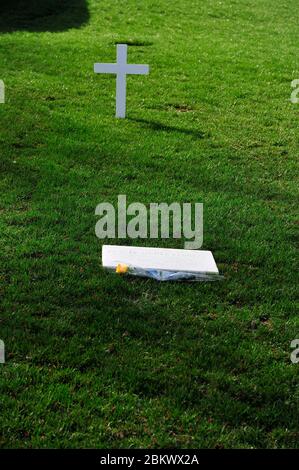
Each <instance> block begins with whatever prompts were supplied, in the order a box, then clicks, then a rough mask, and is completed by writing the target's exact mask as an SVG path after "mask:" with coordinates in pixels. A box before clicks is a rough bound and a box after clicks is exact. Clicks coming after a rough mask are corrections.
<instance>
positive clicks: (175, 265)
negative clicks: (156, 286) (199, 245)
mask: <svg viewBox="0 0 299 470" xmlns="http://www.w3.org/2000/svg"><path fill="white" fill-rule="evenodd" d="M102 263H103V267H105V268H108V269H115V268H116V266H117V265H118V264H127V265H128V266H132V267H138V268H142V269H157V270H160V269H161V270H164V271H187V272H194V273H213V274H218V273H219V271H218V268H217V265H216V263H215V260H214V257H213V255H212V253H211V251H204V250H178V249H172V248H143V247H137V246H118V245H103V248H102Z"/></svg>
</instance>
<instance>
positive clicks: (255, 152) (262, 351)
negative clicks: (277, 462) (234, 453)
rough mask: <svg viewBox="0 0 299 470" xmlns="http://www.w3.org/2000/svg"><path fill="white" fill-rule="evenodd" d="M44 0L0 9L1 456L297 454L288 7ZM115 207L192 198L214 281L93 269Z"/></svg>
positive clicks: (246, 0) (298, 67)
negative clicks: (120, 103) (56, 451)
mask: <svg viewBox="0 0 299 470" xmlns="http://www.w3.org/2000/svg"><path fill="white" fill-rule="evenodd" d="M3 3H4V5H2V4H3ZM58 3H59V2H55V1H53V0H52V1H50V0H47V1H43V2H33V1H26V2H25V1H23V2H20V1H19V2H18V1H17V0H13V1H10V2H8V1H7V2H1V9H2V12H3V14H1V20H0V31H1V34H0V44H1V48H0V79H3V80H4V82H5V83H6V103H5V104H4V105H0V123H1V124H0V149H1V150H0V158H1V161H0V172H1V177H0V194H1V196H0V281H1V283H0V296H1V316H0V339H2V340H4V341H5V345H6V358H7V361H6V364H5V365H1V366H0V406H1V409H0V415H1V419H0V445H1V447H4V448H7V447H23V448H28V447H108V448H110V447H113V448H114V447H115V448H116V447H122V448H123V447H178V448H188V447H199V448H203V447H211V448H213V447H227V448H232V447H246V448H248V447H249V448H251V447H254V448H255V447H258V448H260V447H267V448H276V447H279V448H281V447H287V448H289V447H298V442H299V433H298V415H299V407H298V399H299V395H298V377H299V376H298V372H299V365H296V364H292V363H291V361H290V353H291V349H290V342H291V340H293V339H294V338H296V337H298V335H299V322H298V314H297V313H296V290H297V285H298V277H297V266H296V258H295V257H296V256H297V253H296V250H295V243H296V237H297V228H298V217H297V219H296V216H297V215H296V210H297V207H298V180H296V173H297V175H298V172H297V170H298V164H297V159H298V135H299V134H298V126H299V105H297V106H296V105H294V104H292V103H291V102H290V94H291V87H290V83H291V81H292V80H293V79H295V78H299V57H298V43H299V30H298V5H297V0H288V1H286V0H281V1H280V2H273V1H272V0H238V1H237V0H235V1H234V0H223V1H222V2H215V1H214V0H202V1H196V0H190V1H188V2H187V1H184V0H173V1H171V2H166V1H164V2H161V1H160V0H159V1H158V0H151V1H150V0H144V1H143V2H135V1H133V0H122V1H118V2H110V1H107V0H102V1H101V2H98V1H96V0H89V1H88V2H87V4H86V3H85V2H84V1H83V0H82V1H81V0H80V1H77V2H76V1H75V0H74V1H72V2H71V1H66V2H62V3H63V5H60V6H59V5H58ZM119 42H126V43H128V44H131V46H130V48H129V61H130V62H131V63H149V64H150V67H151V71H150V75H149V76H148V77H136V76H135V77H129V78H128V100H127V105H128V118H127V119H126V120H116V119H115V118H114V106H115V100H114V89H115V78H114V77H113V76H99V75H96V74H94V73H93V64H94V62H101V61H103V62H107V61H110V62H114V61H115V58H116V48H115V44H116V43H119ZM118 194H126V195H127V198H128V203H130V202H133V201H139V202H142V203H145V204H147V203H149V202H168V203H170V202H173V201H178V202H193V203H194V202H203V204H204V244H203V247H202V248H203V249H210V250H212V251H213V253H214V256H215V259H216V261H217V263H218V265H219V267H220V270H221V272H222V274H224V276H225V280H224V281H223V282H217V283H211V284H208V283H194V284H179V283H176V284H163V283H162V284H160V283H156V282H154V281H150V280H140V279H131V278H122V277H118V276H116V275H113V274H109V273H105V272H103V271H102V270H101V260H100V254H101V245H102V242H101V241H100V240H98V239H97V238H96V236H95V233H94V227H95V223H96V220H97V218H96V217H95V215H94V211H95V207H96V205H97V204H98V203H100V202H103V201H107V202H112V203H115V202H116V200H117V195H118ZM125 243H127V244H129V243H131V241H130V240H126V241H125ZM158 243H159V245H160V246H165V247H176V248H182V247H183V240H166V241H165V240H161V241H159V242H158ZM136 244H140V245H144V244H145V242H144V241H136ZM156 244H157V241H154V240H152V241H151V240H148V241H146V245H147V246H155V245H156Z"/></svg>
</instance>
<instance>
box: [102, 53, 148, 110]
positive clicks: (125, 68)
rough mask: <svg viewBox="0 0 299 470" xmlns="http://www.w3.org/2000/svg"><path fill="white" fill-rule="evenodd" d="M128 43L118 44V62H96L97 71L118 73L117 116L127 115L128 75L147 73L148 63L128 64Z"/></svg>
mask: <svg viewBox="0 0 299 470" xmlns="http://www.w3.org/2000/svg"><path fill="white" fill-rule="evenodd" d="M127 50H128V46H127V44H117V61H116V64H94V71H95V73H115V74H116V117H118V118H124V117H126V88H127V75H147V74H148V73H149V66H148V65H139V64H138V65H136V64H127Z"/></svg>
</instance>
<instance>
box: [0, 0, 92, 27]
mask: <svg viewBox="0 0 299 470" xmlns="http://www.w3.org/2000/svg"><path fill="white" fill-rule="evenodd" d="M88 19H89V12H88V8H87V4H86V0H1V2H0V33H9V32H12V31H19V30H25V31H32V32H33V31H34V32H42V31H49V32H59V31H65V30H67V29H69V28H79V27H80V26H82V25H83V24H85V23H86V22H87V21H88Z"/></svg>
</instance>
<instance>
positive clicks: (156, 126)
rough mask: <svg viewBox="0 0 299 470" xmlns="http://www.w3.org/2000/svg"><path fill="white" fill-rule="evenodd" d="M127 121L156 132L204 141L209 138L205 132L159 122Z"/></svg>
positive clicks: (138, 119) (136, 119)
mask: <svg viewBox="0 0 299 470" xmlns="http://www.w3.org/2000/svg"><path fill="white" fill-rule="evenodd" d="M127 119H128V120H129V121H134V122H138V123H141V124H144V125H145V126H147V127H149V128H150V129H153V130H154V131H164V132H181V133H183V134H187V135H192V136H193V137H196V138H197V139H204V138H205V137H209V135H208V134H205V133H204V132H202V131H200V130H194V129H184V128H182V127H175V126H169V125H168V124H162V123H161V122H157V121H149V120H147V119H140V118H130V117H128V118H127Z"/></svg>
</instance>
